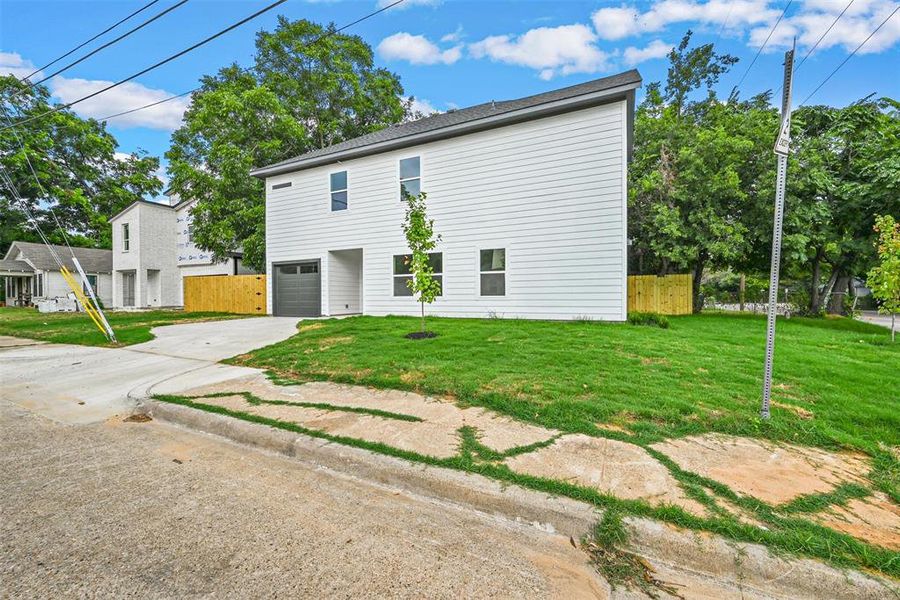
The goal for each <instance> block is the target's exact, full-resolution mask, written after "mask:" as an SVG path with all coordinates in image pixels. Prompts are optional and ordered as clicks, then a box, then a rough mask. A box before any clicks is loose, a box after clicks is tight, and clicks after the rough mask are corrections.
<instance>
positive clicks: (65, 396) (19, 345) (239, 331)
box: [0, 317, 298, 424]
mask: <svg viewBox="0 0 900 600" xmlns="http://www.w3.org/2000/svg"><path fill="white" fill-rule="evenodd" d="M297 321H298V319H292V318H273V317H260V318H253V319H235V320H231V321H207V322H202V323H186V324H182V325H168V326H165V327H157V328H154V329H153V330H152V332H153V334H154V335H155V336H156V337H155V339H154V340H152V341H150V342H146V343H144V344H137V345H134V346H129V347H127V348H95V347H89V346H75V345H69V344H44V343H40V342H34V341H32V340H21V339H19V338H9V337H3V339H0V382H2V386H0V396H2V398H3V399H4V400H8V401H10V402H13V403H15V404H18V405H19V406H21V407H23V408H25V409H28V410H30V411H31V412H34V413H36V414H39V415H42V416H44V417H47V418H50V419H53V420H55V421H58V422H61V423H67V424H84V423H95V422H99V421H104V420H106V419H108V418H109V417H112V416H114V415H118V414H125V413H129V412H132V411H133V410H134V408H135V406H136V405H137V402H138V400H140V399H141V398H145V397H148V396H149V395H150V394H151V393H152V391H151V390H152V389H153V387H154V386H155V385H157V384H159V383H162V382H167V384H168V385H167V388H168V389H172V390H175V391H179V390H182V389H184V390H186V389H189V388H192V387H196V386H198V385H212V384H216V383H220V382H223V381H228V380H231V379H237V378H242V377H247V376H249V375H253V374H259V373H261V371H260V370H258V369H250V368H246V367H234V366H229V365H222V364H218V363H217V361H219V360H223V359H225V358H229V357H231V356H234V355H236V354H240V353H243V352H248V351H250V350H253V349H256V348H260V347H263V346H266V345H268V344H272V343H275V342H277V341H280V340H283V339H286V338H288V337H290V336H291V335H293V334H294V333H296V331H297V329H296V324H297ZM182 386H183V387H182Z"/></svg>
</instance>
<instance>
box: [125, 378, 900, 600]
mask: <svg viewBox="0 0 900 600" xmlns="http://www.w3.org/2000/svg"><path fill="white" fill-rule="evenodd" d="M164 387H168V385H166V386H164ZM139 410H140V412H144V413H147V414H150V415H151V416H152V417H153V418H155V419H160V420H163V421H167V422H170V423H174V424H176V425H181V426H185V427H189V428H191V429H194V430H198V431H202V432H206V433H209V434H213V435H217V436H222V437H225V438H227V439H230V440H232V441H234V442H237V443H240V444H245V445H249V446H253V447H255V448H258V449H262V450H266V451H271V452H276V453H279V454H282V455H285V456H289V457H293V458H295V459H298V460H302V461H304V462H307V463H312V464H315V465H316V466H317V467H318V468H320V469H323V470H327V471H330V472H334V473H336V474H340V475H342V476H345V477H353V478H359V479H365V480H367V481H369V482H374V483H376V484H378V485H383V486H386V487H390V488H394V489H397V488H399V489H402V490H404V491H405V492H408V493H411V494H418V495H421V496H426V497H432V498H436V499H440V500H444V501H450V502H453V503H455V504H458V505H462V506H464V507H468V508H471V509H475V510H478V511H481V512H485V513H488V514H492V515H496V516H499V517H502V518H507V519H511V520H514V521H517V522H525V523H531V524H533V525H534V526H535V527H539V528H541V529H544V530H547V531H556V532H559V533H562V534H564V535H570V536H572V537H573V538H575V539H579V538H581V536H583V535H584V534H586V533H587V532H588V531H590V529H591V528H592V527H593V525H594V524H595V523H596V522H597V521H598V520H599V519H600V518H601V516H602V512H601V511H600V510H598V509H597V508H596V507H593V506H591V505H589V504H587V503H582V502H578V501H575V500H572V499H569V498H562V497H553V496H548V495H547V494H545V493H540V492H535V491H532V490H527V489H523V488H519V487H518V486H514V485H509V484H506V483H503V482H498V481H495V480H492V479H488V478H486V477H483V476H480V475H476V474H471V473H463V472H460V471H454V470H450V469H443V468H438V467H430V466H423V465H421V464H417V463H412V462H408V461H405V460H402V459H399V458H395V457H391V456H387V455H382V454H377V453H373V452H370V451H367V450H363V449H359V448H353V447H349V446H343V445H340V444H336V443H332V442H328V441H325V440H322V439H318V438H314V437H310V436H306V435H301V434H296V433H292V432H288V431H284V430H280V429H275V428H272V427H267V426H264V425H259V424H255V423H250V422H247V421H242V420H239V419H234V418H231V417H227V416H223V415H218V414H213V413H209V412H206V411H201V410H196V409H194V408H190V407H185V406H179V405H174V404H169V403H165V402H159V401H155V400H151V399H146V400H144V401H143V402H142V403H141V406H140V408H139ZM626 524H627V526H628V528H629V530H630V533H631V540H630V547H631V549H632V550H633V551H635V552H636V553H638V554H640V555H641V556H642V557H644V558H645V559H647V560H649V562H650V563H651V564H653V565H654V567H661V568H660V571H662V572H666V571H670V572H676V571H677V572H680V573H682V574H685V573H688V574H689V576H688V580H689V581H691V582H692V583H696V582H698V581H708V582H713V585H714V587H716V586H719V587H717V589H718V590H719V592H718V593H716V594H715V595H714V597H723V596H722V595H721V594H722V592H724V590H723V589H722V588H721V585H722V582H727V584H728V585H729V587H733V589H730V590H729V591H731V592H734V596H735V597H759V598H810V599H813V598H821V597H823V593H826V592H824V591H825V590H827V596H828V597H829V598H834V599H840V598H847V599H873V600H874V599H876V598H885V597H891V596H893V595H896V593H897V592H896V587H895V584H893V583H891V582H889V581H887V580H884V579H881V578H878V577H875V576H871V575H867V574H863V573H859V572H856V571H852V570H839V569H836V568H833V567H831V566H828V565H826V564H824V563H821V562H819V561H815V560H811V559H800V558H790V559H788V558H781V557H778V556H775V555H774V554H772V553H771V552H770V551H769V550H768V549H767V548H766V547H764V546H761V545H757V544H746V543H739V542H733V541H730V540H725V539H723V538H720V537H718V536H715V535H712V534H709V533H705V532H694V531H687V530H681V529H678V528H675V527H673V526H670V525H667V524H664V523H660V522H657V521H653V520H650V519H643V518H627V519H626ZM685 591H686V592H689V591H690V590H689V589H686V590H685ZM727 596H732V594H731V593H729V594H727Z"/></svg>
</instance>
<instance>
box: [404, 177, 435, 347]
mask: <svg viewBox="0 0 900 600" xmlns="http://www.w3.org/2000/svg"><path fill="white" fill-rule="evenodd" d="M426 198H427V195H426V194H425V192H420V193H419V194H417V195H415V196H414V195H412V194H410V193H408V192H407V191H406V190H405V189H404V190H403V200H404V201H405V202H406V216H405V218H404V220H403V233H404V235H406V243H407V245H408V246H409V250H410V252H411V254H410V259H409V260H410V262H409V270H410V273H411V274H412V278H411V279H410V280H409V281H407V282H406V285H407V286H408V287H409V289H410V291H412V293H413V295H414V296H416V297H417V298H418V300H419V304H420V305H421V307H422V334H423V337H424V334H425V333H426V332H425V305H426V304H431V303H432V302H434V300H435V298H437V297H438V295H439V294H440V293H441V284H440V282H438V281H437V280H436V279H435V278H434V269H433V268H432V267H431V264H430V262H429V260H428V253H429V252H430V251H431V250H434V248H435V246H437V244H438V242H440V241H441V236H440V235H435V233H434V219H429V218H428V213H427V211H426V207H425V200H426Z"/></svg>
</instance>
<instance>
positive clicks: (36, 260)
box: [6, 242, 112, 273]
mask: <svg viewBox="0 0 900 600" xmlns="http://www.w3.org/2000/svg"><path fill="white" fill-rule="evenodd" d="M17 249H18V251H20V252H21V253H22V260H24V261H26V262H28V263H29V264H30V265H32V266H33V267H34V268H35V269H39V270H42V271H57V270H59V265H57V264H56V261H55V260H54V259H53V255H52V254H51V253H50V250H49V249H48V248H47V246H45V245H44V244H36V243H34V242H13V243H12V245H11V246H10V247H9V250H8V251H7V252H6V258H7V259H11V258H12V257H13V256H16V255H17V254H18V252H17V251H16V250H17ZM53 249H54V250H55V251H56V254H58V255H59V258H60V259H61V260H62V261H63V264H64V265H66V268H68V269H69V270H74V269H75V263H74V262H72V252H74V253H75V256H76V257H77V258H78V262H79V263H81V267H82V268H83V269H84V270H85V272H86V273H112V250H102V249H99V248H74V247H73V248H72V250H71V252H70V251H69V249H68V248H67V247H66V246H53Z"/></svg>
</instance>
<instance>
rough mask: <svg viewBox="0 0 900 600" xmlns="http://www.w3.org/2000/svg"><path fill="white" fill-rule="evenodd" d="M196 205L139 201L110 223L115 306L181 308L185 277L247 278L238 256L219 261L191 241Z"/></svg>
mask: <svg viewBox="0 0 900 600" xmlns="http://www.w3.org/2000/svg"><path fill="white" fill-rule="evenodd" d="M194 203H195V201H192V200H187V201H181V200H179V199H178V197H177V196H174V195H173V196H170V199H169V203H168V204H164V203H161V202H149V201H146V200H138V201H136V202H133V203H131V204H130V205H129V206H128V207H126V208H125V209H124V210H122V211H121V212H119V214H117V215H116V216H114V217H113V218H112V219H110V223H111V224H112V239H113V254H112V258H113V261H112V262H113V294H112V296H113V306H114V307H115V308H159V307H177V306H183V305H184V277H189V276H203V275H237V274H244V273H250V272H252V271H248V270H247V269H245V268H244V267H243V265H242V264H241V257H240V254H239V253H236V254H234V255H233V256H230V257H228V258H227V259H225V260H223V261H218V262H217V261H214V260H213V258H212V255H211V254H210V253H209V252H208V251H206V250H202V249H201V248H198V247H197V246H196V244H194V241H193V239H192V225H191V224H192V220H193V219H192V217H191V208H192V207H193V205H194Z"/></svg>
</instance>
